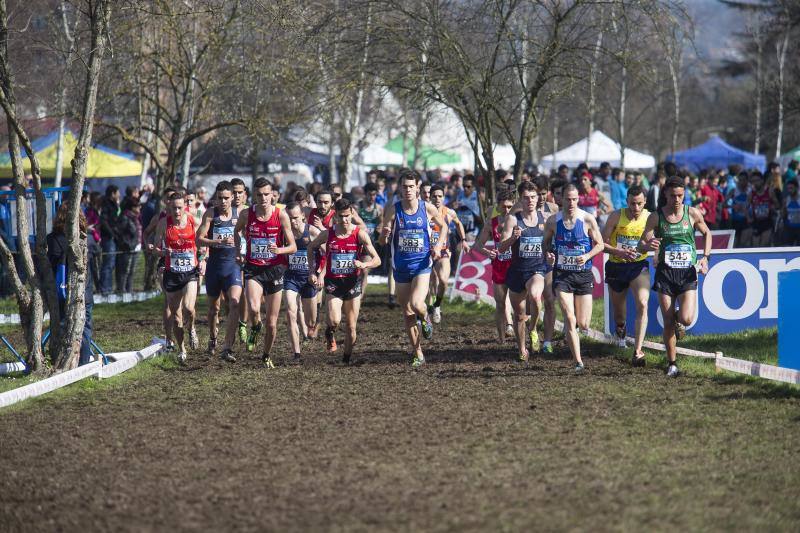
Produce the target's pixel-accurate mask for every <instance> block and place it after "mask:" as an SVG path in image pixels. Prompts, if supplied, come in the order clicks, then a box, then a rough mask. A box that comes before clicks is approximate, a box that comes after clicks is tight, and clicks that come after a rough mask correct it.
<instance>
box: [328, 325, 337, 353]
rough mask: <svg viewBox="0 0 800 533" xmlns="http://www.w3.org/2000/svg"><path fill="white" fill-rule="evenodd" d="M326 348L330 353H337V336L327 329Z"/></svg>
mask: <svg viewBox="0 0 800 533" xmlns="http://www.w3.org/2000/svg"><path fill="white" fill-rule="evenodd" d="M325 348H326V349H327V350H328V351H329V352H330V353H333V352H335V351H336V348H337V347H336V336H335V335H334V334H333V331H331V330H329V329H326V330H325Z"/></svg>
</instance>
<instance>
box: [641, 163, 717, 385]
mask: <svg viewBox="0 0 800 533" xmlns="http://www.w3.org/2000/svg"><path fill="white" fill-rule="evenodd" d="M685 192H686V189H685V185H684V183H683V180H681V179H680V178H678V177H674V176H673V177H671V178H669V179H668V180H667V181H666V183H664V189H663V191H662V193H661V198H659V202H658V203H659V206H660V207H659V209H658V211H656V212H655V213H650V216H649V217H648V218H647V225H646V226H645V228H644V234H643V235H642V239H641V240H640V241H639V244H638V248H639V250H640V251H645V250H647V251H654V252H655V251H658V265H657V266H656V277H655V282H654V283H653V290H654V291H656V292H657V293H658V304H659V306H660V307H661V314H662V316H663V317H664V334H663V335H664V344H665V345H666V347H667V376H669V377H676V376H677V375H678V374H679V373H680V371H679V370H678V365H677V355H678V353H677V342H678V341H679V340H680V339H682V338H683V336H684V335H685V334H686V326H688V325H689V324H691V323H692V320H693V319H694V315H695V311H696V309H697V271H698V270H699V271H700V273H701V274H706V273H707V272H708V258H709V257H711V232H710V231H709V229H708V226H706V223H705V221H704V220H703V215H702V214H701V213H700V211H699V210H697V209H695V208H694V207H689V206H687V205H684V204H683V196H684V194H685ZM695 230H697V231H699V232H700V233H702V234H703V237H704V240H705V246H704V250H703V257H702V258H701V259H700V260H699V261H698V260H697V247H696V244H695V240H694V232H695ZM676 304H677V306H678V307H679V309H676V308H675V307H676Z"/></svg>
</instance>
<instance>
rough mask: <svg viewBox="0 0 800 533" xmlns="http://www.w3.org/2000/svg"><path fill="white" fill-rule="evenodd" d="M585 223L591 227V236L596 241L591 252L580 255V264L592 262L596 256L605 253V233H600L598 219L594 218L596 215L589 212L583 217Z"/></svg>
mask: <svg viewBox="0 0 800 533" xmlns="http://www.w3.org/2000/svg"><path fill="white" fill-rule="evenodd" d="M583 223H584V224H586V226H587V227H588V228H589V231H588V233H589V238H590V239H592V240H593V241H594V246H592V249H591V250H589V253H587V254H584V255H581V256H579V257H578V259H577V261H578V264H579V265H582V264H584V263H588V262H590V261H591V260H592V258H593V257H594V256H596V255H597V254H601V253H603V248H605V243H604V242H603V234H602V233H600V226H599V225H598V224H597V219H596V218H594V215H590V214H589V213H587V214H586V216H585V217H583Z"/></svg>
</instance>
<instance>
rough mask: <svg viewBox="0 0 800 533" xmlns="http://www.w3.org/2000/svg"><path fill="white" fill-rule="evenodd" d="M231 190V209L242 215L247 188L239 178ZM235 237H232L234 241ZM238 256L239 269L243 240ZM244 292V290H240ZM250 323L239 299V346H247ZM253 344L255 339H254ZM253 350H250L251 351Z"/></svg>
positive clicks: (232, 182)
mask: <svg viewBox="0 0 800 533" xmlns="http://www.w3.org/2000/svg"><path fill="white" fill-rule="evenodd" d="M231 188H232V189H233V200H232V201H231V207H232V208H233V209H236V212H237V213H243V212H244V211H247V187H245V185H244V181H242V180H241V178H233V179H232V180H231ZM235 238H236V236H235V235H234V239H235ZM238 242H239V256H238V257H237V261H238V262H239V265H240V267H241V265H242V258H243V257H244V256H245V253H246V252H247V249H246V248H247V242H246V241H245V240H244V239H240V240H239V241H238ZM242 290H243V291H244V289H242ZM249 321H250V313H249V310H248V308H247V300H246V299H245V298H241V297H240V298H239V328H238V333H239V342H240V343H241V344H245V345H246V344H247V340H248V337H247V323H248V322H249ZM254 342H255V339H254ZM252 349H253V348H250V350H252Z"/></svg>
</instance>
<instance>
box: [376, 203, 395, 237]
mask: <svg viewBox="0 0 800 533" xmlns="http://www.w3.org/2000/svg"><path fill="white" fill-rule="evenodd" d="M393 230H394V204H392V205H390V206H389V207H387V208H386V210H385V211H384V212H383V222H381V236H380V239H378V243H379V244H380V245H381V246H386V243H387V242H388V241H389V236H390V235H391V234H392V231H393Z"/></svg>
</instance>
